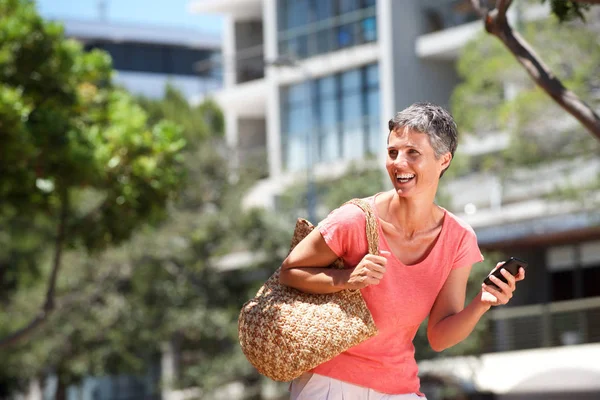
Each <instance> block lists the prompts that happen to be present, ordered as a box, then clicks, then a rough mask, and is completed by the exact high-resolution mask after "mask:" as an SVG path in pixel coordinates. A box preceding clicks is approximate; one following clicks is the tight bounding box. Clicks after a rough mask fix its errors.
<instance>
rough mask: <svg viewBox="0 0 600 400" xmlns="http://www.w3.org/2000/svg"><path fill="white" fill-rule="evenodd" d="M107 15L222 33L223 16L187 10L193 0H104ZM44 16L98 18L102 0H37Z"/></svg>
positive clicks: (115, 20) (125, 20) (138, 21)
mask: <svg viewBox="0 0 600 400" xmlns="http://www.w3.org/2000/svg"><path fill="white" fill-rule="evenodd" d="M105 2H106V4H107V15H108V19H109V20H111V21H114V22H131V23H141V24H150V25H165V26H171V27H173V26H175V27H182V28H191V29H196V30H199V31H206V32H207V33H210V34H212V35H218V36H220V35H221V30H222V18H221V17H219V16H218V15H209V14H204V15H199V14H192V13H190V12H189V11H188V8H189V3H190V0H105ZM36 3H37V7H38V10H39V12H40V14H41V15H42V16H44V17H45V18H52V19H95V18H98V17H99V15H100V14H99V7H98V3H99V0H36Z"/></svg>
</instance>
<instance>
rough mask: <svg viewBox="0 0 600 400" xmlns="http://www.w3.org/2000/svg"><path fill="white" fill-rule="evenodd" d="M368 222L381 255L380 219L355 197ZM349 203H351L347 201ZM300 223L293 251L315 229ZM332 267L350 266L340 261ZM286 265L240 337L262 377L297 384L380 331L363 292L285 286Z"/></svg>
mask: <svg viewBox="0 0 600 400" xmlns="http://www.w3.org/2000/svg"><path fill="white" fill-rule="evenodd" d="M348 203H352V204H355V205H357V206H359V207H360V208H361V209H362V210H363V211H364V213H365V216H366V221H367V224H366V225H367V229H366V230H367V232H366V234H367V239H368V242H369V253H370V254H379V250H378V246H379V234H378V231H377V221H376V219H375V216H374V215H373V210H372V209H371V206H370V204H369V203H367V202H366V201H364V200H362V199H353V200H350V201H348ZM346 204H347V203H346ZM313 229H314V227H313V225H312V224H311V223H310V222H308V221H306V220H304V219H298V221H297V223H296V229H295V230H294V236H293V238H292V243H291V249H293V248H294V247H295V246H296V245H297V244H298V243H299V242H300V241H301V240H302V239H304V238H305V237H306V236H307V235H308V234H309V233H310V232H311V231H312V230H313ZM329 267H330V268H344V265H343V261H342V260H341V258H338V259H337V260H336V261H335V262H334V263H333V264H331V265H330V266H329ZM280 270H281V267H280V268H279V269H277V271H276V272H275V273H274V274H273V275H272V276H271V277H270V278H269V279H268V280H267V282H266V283H265V284H264V285H263V286H262V287H261V288H260V290H259V291H258V293H257V294H256V296H255V297H254V298H253V299H251V300H250V301H248V302H247V303H246V304H244V306H243V307H242V310H241V312H240V316H239V321H238V334H239V340H240V345H241V348H242V351H243V352H244V354H245V355H246V358H247V359H248V361H249V362H250V363H251V364H252V365H253V366H254V367H255V368H256V369H257V370H258V372H260V373H261V374H263V375H265V376H267V377H269V378H271V379H273V380H276V381H282V382H287V381H291V380H293V379H295V378H297V377H299V376H300V375H302V374H303V373H304V372H306V371H309V370H311V369H313V368H315V367H316V366H318V365H320V364H322V363H324V362H326V361H328V360H330V359H332V358H334V357H335V356H337V355H338V354H340V353H342V352H344V351H346V350H348V349H349V348H351V347H353V346H356V345H357V344H359V343H361V342H363V341H365V340H367V339H369V338H371V337H373V336H375V335H376V334H377V328H376V327H375V323H374V322H373V317H372V316H371V313H370V312H369V310H368V308H367V305H366V304H365V301H364V299H363V297H362V295H361V293H360V291H359V290H352V291H351V290H343V291H340V292H337V293H332V294H310V293H304V292H301V291H299V290H296V289H293V288H290V287H287V286H284V285H281V284H280V283H279V273H280Z"/></svg>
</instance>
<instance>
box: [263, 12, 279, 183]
mask: <svg viewBox="0 0 600 400" xmlns="http://www.w3.org/2000/svg"><path fill="white" fill-rule="evenodd" d="M263 29H264V38H265V42H264V49H265V59H266V60H274V59H275V58H277V55H278V51H277V1H276V0H263ZM278 73H279V72H278V71H277V70H276V68H267V70H266V71H265V81H266V86H267V113H266V125H267V152H268V158H269V175H270V177H271V178H277V177H279V176H281V173H282V163H281V117H280V114H281V109H280V100H279V86H278V84H277V81H278V80H277V75H278Z"/></svg>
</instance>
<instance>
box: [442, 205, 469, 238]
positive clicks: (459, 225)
mask: <svg viewBox="0 0 600 400" xmlns="http://www.w3.org/2000/svg"><path fill="white" fill-rule="evenodd" d="M440 208H441V209H442V210H443V211H444V212H445V214H446V216H445V218H446V221H444V223H445V224H446V225H447V227H448V231H451V232H454V233H456V232H464V233H466V234H472V235H475V230H474V229H473V227H472V226H471V225H469V223H468V222H467V221H465V220H464V219H462V218H460V217H459V216H457V215H455V214H453V213H452V212H450V211H448V210H446V209H445V208H443V207H440Z"/></svg>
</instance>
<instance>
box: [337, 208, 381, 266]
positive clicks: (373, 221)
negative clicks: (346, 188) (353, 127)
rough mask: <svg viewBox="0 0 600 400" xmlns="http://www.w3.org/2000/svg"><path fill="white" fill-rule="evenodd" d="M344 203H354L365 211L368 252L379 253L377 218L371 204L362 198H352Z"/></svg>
mask: <svg viewBox="0 0 600 400" xmlns="http://www.w3.org/2000/svg"><path fill="white" fill-rule="evenodd" d="M344 204H354V205H355V206H357V207H359V208H360V209H361V210H363V212H364V213H365V222H366V225H367V241H368V243H369V254H374V255H377V256H378V255H379V230H378V229H377V218H376V217H375V213H374V212H373V207H371V204H370V203H369V202H367V201H365V200H364V199H352V200H349V201H347V202H346V203H344Z"/></svg>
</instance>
